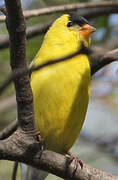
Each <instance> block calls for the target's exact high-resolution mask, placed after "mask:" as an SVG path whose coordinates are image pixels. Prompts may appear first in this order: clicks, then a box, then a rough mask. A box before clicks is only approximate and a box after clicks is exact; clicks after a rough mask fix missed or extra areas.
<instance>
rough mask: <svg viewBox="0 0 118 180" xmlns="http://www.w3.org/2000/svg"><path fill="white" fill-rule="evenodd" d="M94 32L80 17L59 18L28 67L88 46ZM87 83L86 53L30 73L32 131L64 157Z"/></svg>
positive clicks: (81, 111)
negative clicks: (32, 111)
mask: <svg viewBox="0 0 118 180" xmlns="http://www.w3.org/2000/svg"><path fill="white" fill-rule="evenodd" d="M94 31H95V28H93V27H92V26H91V25H90V24H89V23H88V21H87V20H86V19H84V18H83V17H81V16H79V15H77V14H74V13H70V14H64V15H62V16H61V17H59V18H58V19H57V20H56V21H55V22H54V23H53V24H52V26H51V27H50V29H49V30H48V32H47V33H46V35H45V37H44V41H43V43H42V46H41V48H40V50H39V52H38V53H37V55H36V57H35V59H34V61H33V62H32V65H33V66H37V65H40V64H42V63H45V62H47V61H49V60H53V59H58V58H61V57H65V56H67V55H69V54H72V53H74V52H76V51H77V50H78V49H81V47H82V44H83V45H84V46H85V47H89V45H90V37H89V36H90V34H91V33H92V32H94ZM90 80H91V69H90V63H89V58H88V56H87V55H86V54H78V55H76V56H74V57H73V58H71V59H69V60H68V61H63V62H59V63H56V64H53V65H50V66H47V67H45V68H43V69H41V70H39V71H35V72H33V73H32V75H31V88H32V92H33V98H34V113H35V128H36V131H37V133H38V132H40V134H41V136H42V138H43V139H44V141H45V143H46V146H47V148H48V149H50V150H52V151H55V152H58V153H62V154H66V153H67V152H68V151H69V149H70V148H71V147H72V145H73V144H74V142H75V140H76V139H77V137H78V135H79V133H80V130H81V128H82V125H83V122H84V119H85V115H86V111H87V106H88V101H89V94H90ZM35 173H36V172H35Z"/></svg>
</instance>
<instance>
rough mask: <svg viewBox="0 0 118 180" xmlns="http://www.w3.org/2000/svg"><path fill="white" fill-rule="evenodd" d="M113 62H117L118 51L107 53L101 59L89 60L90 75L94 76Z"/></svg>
mask: <svg viewBox="0 0 118 180" xmlns="http://www.w3.org/2000/svg"><path fill="white" fill-rule="evenodd" d="M114 61H118V49H115V50H112V51H109V52H107V53H106V54H105V55H103V56H102V57H101V58H99V56H98V57H97V56H96V57H94V58H93V59H91V67H92V71H91V74H92V75H93V74H95V73H96V72H97V71H98V70H99V69H101V68H102V67H104V66H106V65H108V64H110V63H111V62H114Z"/></svg>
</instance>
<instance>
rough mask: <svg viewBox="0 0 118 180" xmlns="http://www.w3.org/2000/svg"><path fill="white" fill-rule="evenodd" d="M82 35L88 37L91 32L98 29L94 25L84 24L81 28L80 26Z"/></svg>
mask: <svg viewBox="0 0 118 180" xmlns="http://www.w3.org/2000/svg"><path fill="white" fill-rule="evenodd" d="M79 31H80V35H82V36H84V37H88V36H89V35H90V34H91V33H93V32H95V31H96V28H94V27H93V26H91V25H89V24H84V25H83V26H82V27H81V28H80V30H79Z"/></svg>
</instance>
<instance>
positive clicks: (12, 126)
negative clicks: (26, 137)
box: [0, 120, 18, 140]
mask: <svg viewBox="0 0 118 180" xmlns="http://www.w3.org/2000/svg"><path fill="white" fill-rule="evenodd" d="M17 127H18V121H17V120H16V121H14V122H12V123H11V124H10V125H8V126H7V127H6V128H4V129H3V130H2V131H1V132H0V140H3V139H6V138H8V137H9V136H10V135H11V134H13V133H14V131H16V129H17Z"/></svg>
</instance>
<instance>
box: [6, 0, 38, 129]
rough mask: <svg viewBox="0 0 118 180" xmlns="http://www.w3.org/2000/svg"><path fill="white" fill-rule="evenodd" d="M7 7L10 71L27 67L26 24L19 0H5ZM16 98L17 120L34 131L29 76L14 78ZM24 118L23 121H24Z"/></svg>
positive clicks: (22, 125) (21, 125) (25, 127)
mask: <svg viewBox="0 0 118 180" xmlns="http://www.w3.org/2000/svg"><path fill="white" fill-rule="evenodd" d="M5 3H6V9H7V28H8V32H9V38H10V64H11V68H12V71H13V72H14V71H17V69H19V68H27V65H26V34H25V30H26V24H25V21H24V16H23V13H22V8H21V3H20V0H10V1H9V0H5ZM14 85H15V90H16V100H17V111H18V121H19V124H20V127H21V128H23V129H25V131H26V130H27V125H28V124H29V127H28V131H31V132H33V131H34V132H35V128H34V123H33V119H34V113H33V98H32V92H31V88H30V82H29V76H28V75H25V76H22V77H20V78H17V79H15V80H14ZM24 119H25V121H24Z"/></svg>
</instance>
